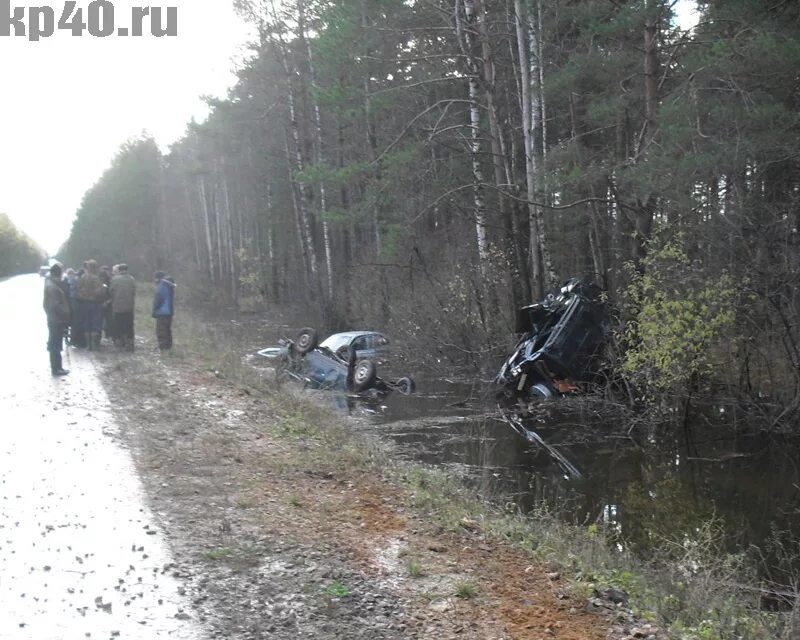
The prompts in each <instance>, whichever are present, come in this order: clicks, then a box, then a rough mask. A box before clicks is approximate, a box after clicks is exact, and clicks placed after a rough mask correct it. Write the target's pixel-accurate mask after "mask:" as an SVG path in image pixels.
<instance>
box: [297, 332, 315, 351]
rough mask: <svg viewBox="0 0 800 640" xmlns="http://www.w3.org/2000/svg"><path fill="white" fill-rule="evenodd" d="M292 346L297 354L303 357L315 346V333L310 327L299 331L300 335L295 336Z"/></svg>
mask: <svg viewBox="0 0 800 640" xmlns="http://www.w3.org/2000/svg"><path fill="white" fill-rule="evenodd" d="M294 346H295V350H296V351H297V353H299V354H300V355H301V356H302V355H305V354H306V353H308V352H309V351H311V350H312V349H313V348H314V347H316V346H317V332H316V331H315V330H314V329H312V328H311V327H305V328H304V329H300V333H298V334H297V340H296V341H295V343H294Z"/></svg>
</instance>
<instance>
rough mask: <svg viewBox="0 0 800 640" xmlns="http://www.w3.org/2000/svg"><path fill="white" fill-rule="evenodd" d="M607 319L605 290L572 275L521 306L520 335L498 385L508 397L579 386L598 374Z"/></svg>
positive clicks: (560, 391) (559, 391)
mask: <svg viewBox="0 0 800 640" xmlns="http://www.w3.org/2000/svg"><path fill="white" fill-rule="evenodd" d="M609 324H610V323H609V310H608V305H607V303H606V302H605V300H604V297H603V292H602V290H601V289H600V288H599V287H598V286H597V285H595V284H593V283H591V282H587V281H585V280H581V279H578V278H573V279H572V280H568V281H567V282H566V283H565V284H564V286H562V287H561V289H560V291H558V292H557V293H551V294H549V295H547V296H546V297H545V298H544V300H542V301H541V302H537V303H535V304H531V305H528V306H526V307H522V308H521V309H520V310H519V312H518V314H517V333H521V334H522V336H521V338H520V340H519V342H517V345H516V347H515V348H514V351H513V353H512V354H511V355H510V356H509V357H508V359H507V360H506V361H505V362H504V363H503V366H502V367H501V368H500V371H499V373H498V374H497V376H496V377H495V384H497V385H499V386H500V387H501V394H502V395H505V396H509V397H542V398H551V397H553V396H556V395H559V394H564V393H570V392H575V391H579V390H580V389H581V388H582V385H584V384H586V383H591V382H594V381H595V380H596V379H597V377H598V373H599V368H600V361H601V356H602V350H603V346H604V344H605V341H606V337H607V335H608V331H609Z"/></svg>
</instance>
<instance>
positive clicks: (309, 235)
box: [273, 6, 319, 291]
mask: <svg viewBox="0 0 800 640" xmlns="http://www.w3.org/2000/svg"><path fill="white" fill-rule="evenodd" d="M273 12H274V6H273ZM276 22H277V20H276ZM273 43H274V45H275V48H276V49H277V52H278V59H279V62H280V64H281V68H282V69H283V73H284V77H285V79H286V87H287V91H286V106H287V108H288V111H289V125H290V126H289V128H290V132H291V137H292V146H293V149H292V154H291V155H290V158H292V159H293V165H294V166H293V167H292V168H293V175H294V177H293V184H294V185H295V189H296V193H295V196H296V197H297V205H298V209H297V210H298V214H299V216H298V217H299V222H300V231H301V236H300V237H301V240H302V242H303V246H304V250H303V251H304V254H305V255H306V258H307V260H306V267H307V268H308V269H309V272H310V273H309V277H308V278H307V280H308V281H309V282H310V283H311V285H312V286H313V287H314V291H319V286H318V285H319V278H318V275H319V274H318V271H319V270H318V268H317V254H316V249H315V247H314V235H313V232H312V226H311V215H310V213H309V207H308V197H307V194H306V190H305V186H304V185H302V184H299V183H298V182H297V174H298V173H302V172H303V170H304V169H305V163H304V162H303V154H302V145H301V142H300V126H299V123H298V120H297V110H296V106H295V102H296V100H295V96H296V88H295V84H294V80H293V73H292V71H291V70H290V68H289V62H288V59H287V55H286V45H285V43H284V42H283V40H282V39H281V38H280V37H277V38H274V39H273ZM287 150H288V145H287Z"/></svg>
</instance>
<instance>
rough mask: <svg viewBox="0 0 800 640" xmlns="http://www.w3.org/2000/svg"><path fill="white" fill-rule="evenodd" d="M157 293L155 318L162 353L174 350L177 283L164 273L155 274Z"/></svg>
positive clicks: (154, 297)
mask: <svg viewBox="0 0 800 640" xmlns="http://www.w3.org/2000/svg"><path fill="white" fill-rule="evenodd" d="M154 278H155V281H156V291H155V294H154V295H153V317H154V318H155V319H156V339H157V340H158V348H159V349H160V350H161V351H165V350H167V349H171V348H172V316H173V315H174V314H175V281H174V280H173V279H172V278H171V277H170V276H168V275H167V274H166V273H164V272H163V271H156V273H155V276H154Z"/></svg>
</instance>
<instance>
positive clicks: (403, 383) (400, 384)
mask: <svg viewBox="0 0 800 640" xmlns="http://www.w3.org/2000/svg"><path fill="white" fill-rule="evenodd" d="M394 386H395V388H396V389H397V390H398V391H399V392H400V393H402V394H403V395H404V396H410V395H411V394H412V393H414V391H416V389H417V385H416V384H414V379H413V378H409V377H404V378H400V379H399V380H398V381H397V382H395V383H394Z"/></svg>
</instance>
